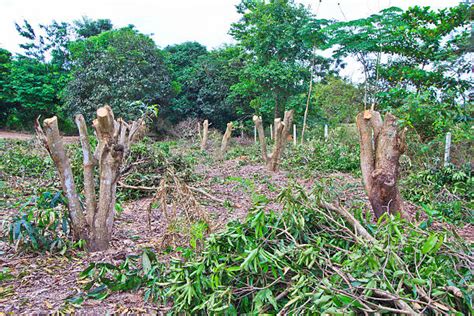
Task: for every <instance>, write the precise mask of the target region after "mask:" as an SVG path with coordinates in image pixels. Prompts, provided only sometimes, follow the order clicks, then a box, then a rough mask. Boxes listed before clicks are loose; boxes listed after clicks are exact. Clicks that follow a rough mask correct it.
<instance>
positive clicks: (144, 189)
mask: <svg viewBox="0 0 474 316" xmlns="http://www.w3.org/2000/svg"><path fill="white" fill-rule="evenodd" d="M118 185H119V187H121V188H125V189H131V190H142V191H156V190H158V188H157V187H145V186H135V185H128V184H125V183H123V182H120V181H119V182H118ZM186 187H187V188H188V189H189V190H190V191H193V192H197V193H200V194H202V195H204V196H206V197H207V198H209V199H210V200H213V201H215V202H218V203H221V204H226V203H228V204H230V206H234V207H237V208H240V205H239V204H234V203H232V202H231V201H228V200H223V199H219V198H218V197H215V196H214V195H212V194H210V193H207V192H206V191H204V190H202V189H198V188H195V187H191V186H189V185H186Z"/></svg>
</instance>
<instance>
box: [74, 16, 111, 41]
mask: <svg viewBox="0 0 474 316" xmlns="http://www.w3.org/2000/svg"><path fill="white" fill-rule="evenodd" d="M74 27H75V28H74V31H75V32H76V34H77V35H78V37H80V38H88V37H91V36H95V35H99V34H100V33H102V32H106V31H110V30H111V29H112V28H113V24H112V21H110V19H97V20H92V19H91V18H88V17H87V16H83V17H82V19H80V20H75V21H74Z"/></svg>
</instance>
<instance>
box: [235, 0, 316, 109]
mask: <svg viewBox="0 0 474 316" xmlns="http://www.w3.org/2000/svg"><path fill="white" fill-rule="evenodd" d="M237 10H238V12H239V13H240V14H241V15H242V17H241V19H240V20H239V21H238V22H236V23H233V24H232V27H231V30H230V34H231V35H232V36H233V37H234V39H236V40H237V41H238V43H239V44H238V45H240V46H241V47H242V48H243V49H244V52H245V53H246V55H247V60H246V66H245V69H244V71H243V72H242V76H241V80H240V84H239V86H237V87H234V91H236V92H237V91H239V92H240V93H241V94H244V93H245V92H246V93H247V94H248V95H259V96H256V97H254V98H253V100H254V102H253V105H254V106H255V105H258V106H259V108H258V109H257V110H258V111H260V112H267V113H268V112H270V111H269V110H270V109H269V108H268V105H269V103H268V102H265V101H267V100H269V99H270V100H272V103H273V104H272V109H273V110H274V116H275V117H278V116H280V114H281V113H280V112H281V111H282V110H284V109H285V107H286V103H287V101H288V99H289V98H290V97H291V95H293V94H295V93H298V92H300V91H301V89H302V87H303V86H304V82H305V81H306V82H307V81H308V80H309V71H308V68H309V60H310V58H311V56H312V49H313V47H314V45H315V44H316V42H317V39H318V38H317V36H316V35H315V34H316V33H317V32H316V31H318V30H319V27H320V24H319V23H317V22H316V21H315V20H314V19H313V17H312V15H311V13H310V12H309V11H308V10H307V9H306V8H305V7H304V6H302V5H296V4H295V3H294V2H293V1H292V0H270V1H259V0H244V1H242V2H241V3H240V4H239V5H238V6H237ZM263 96H264V97H263ZM262 97H263V98H262ZM264 105H267V106H264ZM262 106H263V107H262Z"/></svg>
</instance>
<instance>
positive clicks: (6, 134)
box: [0, 130, 79, 143]
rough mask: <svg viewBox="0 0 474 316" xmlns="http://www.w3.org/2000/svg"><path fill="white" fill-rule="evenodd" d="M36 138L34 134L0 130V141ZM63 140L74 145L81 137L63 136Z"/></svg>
mask: <svg viewBox="0 0 474 316" xmlns="http://www.w3.org/2000/svg"><path fill="white" fill-rule="evenodd" d="M34 137H35V135H34V134H29V133H21V132H11V131H4V130H0V139H17V140H29V139H33V138H34ZM63 139H64V141H65V142H66V143H74V142H77V141H78V140H79V137H78V136H63Z"/></svg>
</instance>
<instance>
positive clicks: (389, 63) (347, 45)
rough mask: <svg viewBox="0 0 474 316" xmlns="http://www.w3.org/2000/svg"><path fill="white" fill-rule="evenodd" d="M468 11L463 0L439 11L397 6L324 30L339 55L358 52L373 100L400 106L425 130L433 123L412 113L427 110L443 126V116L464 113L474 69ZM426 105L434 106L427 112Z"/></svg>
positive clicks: (386, 106)
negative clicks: (470, 77) (420, 119)
mask: <svg viewBox="0 0 474 316" xmlns="http://www.w3.org/2000/svg"><path fill="white" fill-rule="evenodd" d="M469 12H470V8H469V7H468V6H467V5H464V4H461V5H459V6H457V7H453V8H447V9H442V10H438V11H434V10H431V9H430V8H429V7H424V8H421V7H417V6H416V7H413V8H409V9H408V10H406V11H403V10H401V9H399V8H395V7H392V8H389V9H386V10H382V11H381V12H380V13H378V14H374V15H371V16H369V17H368V18H365V19H359V20H353V21H349V22H339V23H335V24H333V25H331V26H329V27H328V28H326V29H325V33H326V34H327V36H328V38H329V41H328V47H331V46H335V47H336V50H335V55H336V56H348V55H352V56H356V57H357V58H358V60H359V61H360V62H361V63H362V65H363V67H364V73H365V74H366V83H367V86H368V89H367V92H368V98H367V99H368V103H372V104H379V105H380V107H381V109H393V108H395V109H396V108H400V109H401V111H399V115H400V118H401V119H403V120H405V121H406V122H407V123H408V124H410V125H415V127H417V126H416V125H418V127H417V129H418V131H419V133H420V134H425V132H426V131H427V127H429V126H427V125H426V124H425V123H422V124H417V123H420V122H413V121H412V118H413V115H416V113H417V112H420V111H423V112H425V113H424V114H423V115H422V117H423V118H426V117H428V118H429V119H430V120H432V122H431V125H432V126H431V127H434V126H436V125H440V124H441V125H443V124H442V120H446V119H451V120H452V119H453V118H452V117H451V118H450V117H448V116H449V114H448V112H451V113H456V112H459V110H461V112H463V110H462V109H463V104H465V103H466V101H467V100H466V94H467V91H468V90H469V88H470V87H471V86H472V80H469V77H468V76H466V75H467V74H468V73H469V71H470V69H471V67H472V61H471V60H470V59H469V58H468V55H467V54H468V53H469V38H470V22H469ZM460 99H461V103H460V102H459V100H460ZM427 102H428V103H427ZM423 104H427V105H428V104H429V106H428V107H427V108H426V110H427V111H425V110H424V109H423ZM460 104H461V106H460ZM430 107H431V109H430V110H428V109H429V108H430ZM435 108H436V109H437V110H434V109H435ZM439 112H441V113H445V114H443V115H441V116H440V115H439ZM464 112H465V111H464ZM433 115H435V116H436V117H435V116H433ZM437 117H438V118H437ZM455 117H458V118H460V117H466V114H464V115H460V116H459V115H455ZM428 130H429V129H428Z"/></svg>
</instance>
